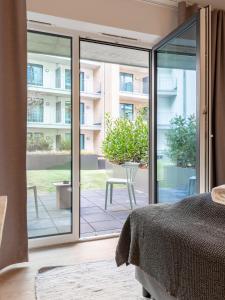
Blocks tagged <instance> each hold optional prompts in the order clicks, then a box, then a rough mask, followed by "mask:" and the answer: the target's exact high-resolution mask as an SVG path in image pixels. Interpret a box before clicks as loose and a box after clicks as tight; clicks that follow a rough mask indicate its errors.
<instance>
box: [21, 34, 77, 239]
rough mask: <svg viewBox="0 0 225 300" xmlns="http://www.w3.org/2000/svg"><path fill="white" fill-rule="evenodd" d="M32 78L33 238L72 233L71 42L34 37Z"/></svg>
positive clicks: (30, 64)
mask: <svg viewBox="0 0 225 300" xmlns="http://www.w3.org/2000/svg"><path fill="white" fill-rule="evenodd" d="M27 78H28V82H27V84H28V86H27V89H28V100H27V207H28V209H27V218H28V235H29V237H30V238H35V237H41V236H49V235H57V234H63V233H70V232H71V230H72V214H71V211H72V188H71V174H72V170H71V161H72V156H71V128H72V127H71V126H72V125H71V39H69V38H64V37H58V36H55V35H47V34H41V33H35V32H29V33H28V66H27Z"/></svg>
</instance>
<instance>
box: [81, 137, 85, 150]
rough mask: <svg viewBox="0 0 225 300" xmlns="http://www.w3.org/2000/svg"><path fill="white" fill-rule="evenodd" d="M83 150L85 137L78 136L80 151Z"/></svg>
mask: <svg viewBox="0 0 225 300" xmlns="http://www.w3.org/2000/svg"><path fill="white" fill-rule="evenodd" d="M84 149H85V135H84V134H80V150H84Z"/></svg>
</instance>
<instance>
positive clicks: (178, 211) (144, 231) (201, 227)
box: [116, 194, 225, 300]
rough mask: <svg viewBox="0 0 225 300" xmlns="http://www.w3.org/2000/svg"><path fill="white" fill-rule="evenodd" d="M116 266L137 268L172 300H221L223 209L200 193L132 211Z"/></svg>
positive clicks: (224, 291) (224, 294)
mask: <svg viewBox="0 0 225 300" xmlns="http://www.w3.org/2000/svg"><path fill="white" fill-rule="evenodd" d="M116 262H117V265H118V266H120V265H122V264H124V263H127V264H128V263H131V264H134V265H136V266H138V267H140V268H141V269H142V270H143V271H145V272H146V273H147V274H149V275H151V276H153V277H154V278H155V279H156V280H157V281H158V282H159V283H160V284H161V285H162V287H164V288H165V289H166V291H167V292H168V293H169V294H170V295H171V296H174V297H176V298H177V299H182V300H224V299H225V206H224V205H221V204H217V203H214V202H213V201H212V199H211V196H210V194H202V195H199V196H196V197H191V198H187V199H184V200H182V201H180V202H178V203H176V204H156V205H150V206H149V207H145V208H141V209H137V210H135V211H133V212H132V213H131V214H130V216H129V217H128V218H127V220H126V223H125V224H124V227H123V229H122V233H121V236H120V239H119V242H118V246H117V250H116ZM157 300H158V299H157ZM159 300H160V299H159Z"/></svg>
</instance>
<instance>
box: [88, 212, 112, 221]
mask: <svg viewBox="0 0 225 300" xmlns="http://www.w3.org/2000/svg"><path fill="white" fill-rule="evenodd" d="M83 218H84V219H85V220H86V221H87V222H89V223H92V222H99V221H111V220H113V219H114V218H113V217H112V216H110V215H109V214H107V213H104V212H102V213H98V214H88V215H84V216H83Z"/></svg>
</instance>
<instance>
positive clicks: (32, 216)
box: [27, 210, 49, 220]
mask: <svg viewBox="0 0 225 300" xmlns="http://www.w3.org/2000/svg"><path fill="white" fill-rule="evenodd" d="M47 218H49V215H48V213H47V212H46V211H40V210H38V217H37V215H36V212H35V211H32V212H30V211H29V212H28V214H27V219H28V220H39V219H47Z"/></svg>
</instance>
